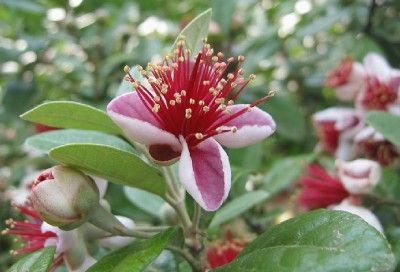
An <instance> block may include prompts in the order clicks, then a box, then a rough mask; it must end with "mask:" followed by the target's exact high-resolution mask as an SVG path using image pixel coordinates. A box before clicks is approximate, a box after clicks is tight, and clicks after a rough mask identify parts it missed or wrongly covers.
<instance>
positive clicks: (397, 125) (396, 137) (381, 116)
mask: <svg viewBox="0 0 400 272" xmlns="http://www.w3.org/2000/svg"><path fill="white" fill-rule="evenodd" d="M367 123H368V124H370V125H371V126H372V127H373V128H375V129H376V130H377V131H379V132H380V133H382V134H383V136H385V138H386V139H388V140H389V141H390V142H392V143H393V144H395V145H397V146H400V116H396V115H394V114H390V113H386V112H378V111H374V112H370V113H369V114H368V116H367Z"/></svg>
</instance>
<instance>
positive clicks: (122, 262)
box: [87, 229, 176, 272]
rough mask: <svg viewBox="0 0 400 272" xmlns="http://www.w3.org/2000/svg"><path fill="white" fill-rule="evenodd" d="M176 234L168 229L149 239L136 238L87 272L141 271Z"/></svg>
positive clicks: (174, 230) (173, 230)
mask: <svg viewBox="0 0 400 272" xmlns="http://www.w3.org/2000/svg"><path fill="white" fill-rule="evenodd" d="M175 234H176V229H168V230H166V231H165V232H163V233H160V234H158V235H156V236H154V237H152V238H151V239H149V240H136V241H135V242H134V243H133V244H132V245H129V246H127V247H124V248H121V249H119V250H117V251H114V252H112V253H111V254H109V255H107V256H105V257H103V258H102V259H100V260H99V261H98V262H97V263H96V264H94V265H93V266H92V267H90V268H89V269H88V270H87V272H139V271H143V269H145V268H146V267H147V266H148V265H149V264H150V263H151V262H152V261H153V260H154V259H155V258H156V257H157V256H158V255H160V254H161V252H162V251H163V249H164V248H165V247H166V246H167V245H168V243H169V241H170V240H171V239H172V238H173V236H174V235H175Z"/></svg>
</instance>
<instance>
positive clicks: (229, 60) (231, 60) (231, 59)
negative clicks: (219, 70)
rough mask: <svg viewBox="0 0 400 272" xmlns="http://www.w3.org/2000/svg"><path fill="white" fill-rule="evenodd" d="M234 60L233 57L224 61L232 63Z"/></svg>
mask: <svg viewBox="0 0 400 272" xmlns="http://www.w3.org/2000/svg"><path fill="white" fill-rule="evenodd" d="M234 60H235V59H234V58H233V57H230V58H228V59H227V60H226V61H227V62H228V63H229V62H233V61H234Z"/></svg>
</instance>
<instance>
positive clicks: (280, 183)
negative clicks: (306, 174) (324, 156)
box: [260, 155, 313, 196]
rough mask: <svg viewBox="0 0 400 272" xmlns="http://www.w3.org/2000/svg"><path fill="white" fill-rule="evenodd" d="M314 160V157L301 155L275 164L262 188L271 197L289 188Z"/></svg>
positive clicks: (264, 180) (266, 176)
mask: <svg viewBox="0 0 400 272" xmlns="http://www.w3.org/2000/svg"><path fill="white" fill-rule="evenodd" d="M312 160H313V156H312V155H299V156H294V157H289V158H286V159H282V160H279V161H277V162H275V163H274V164H273V165H272V167H271V168H270V169H269V170H268V172H267V174H266V175H265V177H264V179H263V182H262V185H261V188H260V189H263V190H264V191H266V192H268V193H269V194H270V195H271V196H272V195H276V194H277V193H279V192H281V191H282V190H284V189H286V188H287V187H289V186H290V185H291V184H292V183H293V182H295V181H296V180H297V179H298V178H299V177H300V176H301V174H302V173H303V171H304V167H305V166H306V165H307V164H308V163H310V162H311V161H312Z"/></svg>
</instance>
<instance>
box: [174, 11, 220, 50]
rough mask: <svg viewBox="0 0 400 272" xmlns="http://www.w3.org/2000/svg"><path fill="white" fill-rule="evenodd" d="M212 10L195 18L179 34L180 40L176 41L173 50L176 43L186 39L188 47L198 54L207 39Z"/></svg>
mask: <svg viewBox="0 0 400 272" xmlns="http://www.w3.org/2000/svg"><path fill="white" fill-rule="evenodd" d="M211 13H212V12H211V9H207V10H206V11H204V12H202V13H200V14H199V15H198V16H197V17H196V18H194V19H193V20H192V21H191V22H190V23H189V24H188V25H187V26H186V27H185V28H184V29H183V30H182V31H181V33H179V35H178V38H177V39H176V40H175V42H174V45H173V46H172V48H173V49H174V48H175V46H176V43H177V42H178V40H179V39H180V38H181V37H185V42H186V46H187V48H188V49H190V50H192V52H193V53H195V54H197V52H198V51H199V50H200V48H201V45H202V41H203V39H205V38H206V37H207V34H208V27H209V24H210V21H211Z"/></svg>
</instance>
